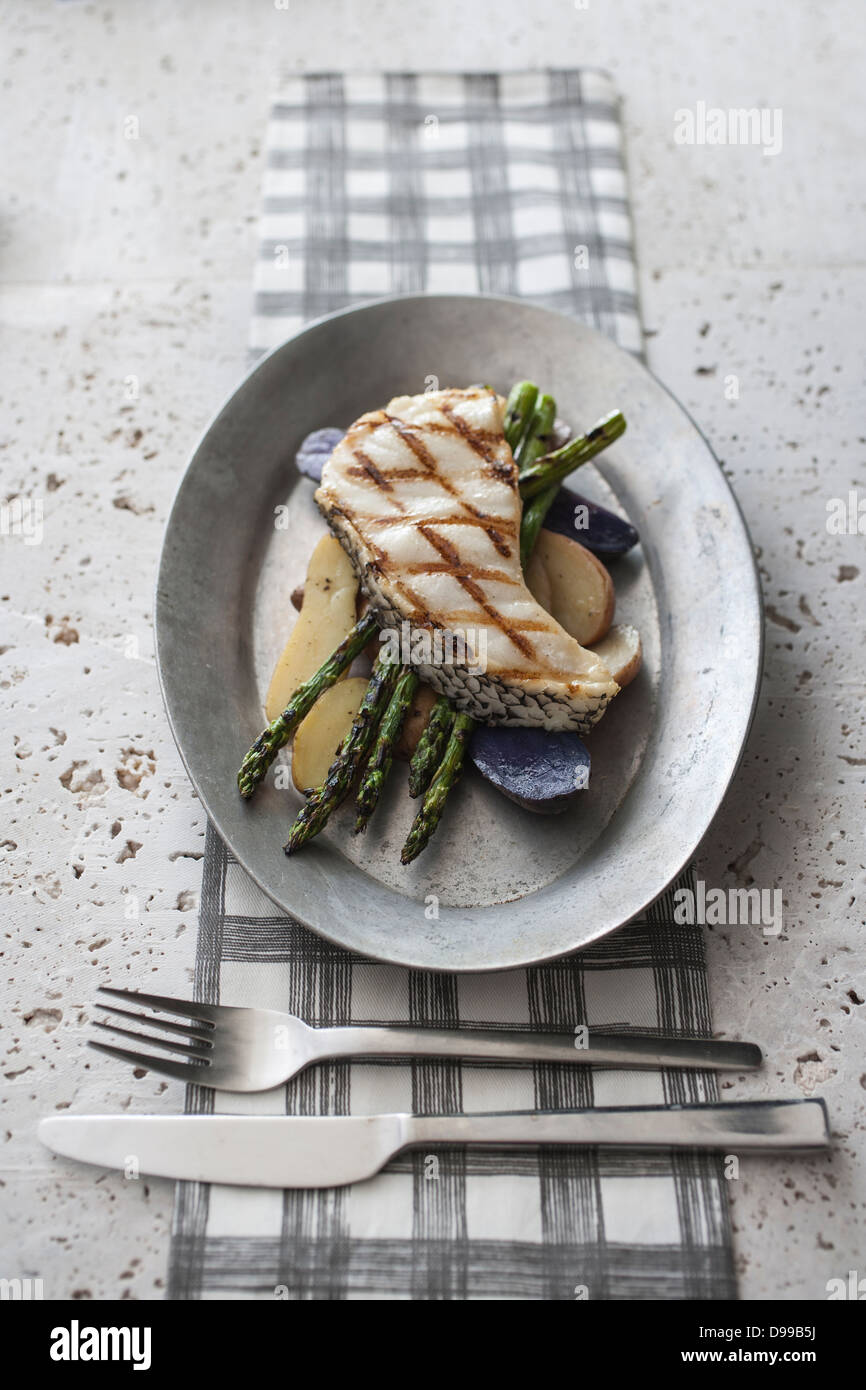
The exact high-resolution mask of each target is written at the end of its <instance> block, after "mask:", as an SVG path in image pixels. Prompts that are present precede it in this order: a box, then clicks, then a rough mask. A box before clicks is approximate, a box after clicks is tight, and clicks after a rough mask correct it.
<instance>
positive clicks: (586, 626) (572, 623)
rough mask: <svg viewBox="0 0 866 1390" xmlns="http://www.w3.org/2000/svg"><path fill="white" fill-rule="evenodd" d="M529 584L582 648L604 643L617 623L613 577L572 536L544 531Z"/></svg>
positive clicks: (528, 574) (529, 571)
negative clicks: (600, 642)
mask: <svg viewBox="0 0 866 1390" xmlns="http://www.w3.org/2000/svg"><path fill="white" fill-rule="evenodd" d="M542 572H543V577H542ZM526 582H527V585H528V586H529V589H530V590H531V592H532V594H533V596H534V598H535V599H536V600H537V601H538V603H540V604H541V606H542V608H544V609H545V610H546V611H547V612H548V613H549V614H550V616H551V617H552V618H555V619H556V621H557V622H558V623H559V625H560V627H562V628H564V629H565V631H566V632H567V633H569V635H570V636H571V637H573V638H575V640H576V641H578V642H579V643H580V645H581V646H582V647H589V646H591V645H592V644H593V643H594V642H598V641H600V640H601V638H602V637H604V635H605V633H606V632H607V630H608V628H609V627H610V625H611V623H612V622H613V613H614V607H615V604H616V596H615V594H614V589H613V583H612V581H611V577H610V575H609V574H608V572H607V570H606V569H605V567H604V565H603V564H602V563H601V561H600V560H599V559H597V558H596V556H595V555H593V554H592V552H591V551H589V550H587V549H586V547H585V546H582V545H581V544H580V542H579V541H574V540H571V538H570V537H569V536H561V535H559V533H558V532H556V531H544V530H542V532H541V534H540V535H539V537H538V542H537V544H536V547H535V550H534V551H533V553H532V557H531V559H530V561H529V565H528V566H527V570H526ZM545 585H546V586H547V587H546V588H545Z"/></svg>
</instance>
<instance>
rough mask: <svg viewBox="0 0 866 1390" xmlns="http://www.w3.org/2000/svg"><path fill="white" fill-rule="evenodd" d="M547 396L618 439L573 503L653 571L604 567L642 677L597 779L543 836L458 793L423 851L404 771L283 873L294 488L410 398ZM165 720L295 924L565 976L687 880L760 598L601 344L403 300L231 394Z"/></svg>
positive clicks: (456, 962)
mask: <svg viewBox="0 0 866 1390" xmlns="http://www.w3.org/2000/svg"><path fill="white" fill-rule="evenodd" d="M523 377H530V378H532V379H534V380H536V381H538V382H540V383H543V385H544V388H545V389H546V390H549V391H551V392H552V393H553V394H554V395H555V397H556V400H557V402H558V406H559V411H560V413H561V414H562V415H563V416H564V417H565V418H566V419H568V420H569V421H570V422H571V423H572V424H573V425H575V426H585V425H588V424H590V423H592V422H593V421H594V420H596V419H597V418H598V417H599V416H600V415H602V414H604V413H605V412H607V411H609V410H611V409H613V408H615V407H619V408H620V409H622V410H623V412H624V414H625V415H626V418H627V420H628V431H627V433H626V434H625V436H624V437H623V438H622V439H621V440H619V441H618V442H617V443H616V444H615V445H614V446H613V448H611V449H610V450H608V451H607V452H606V453H605V454H604V455H602V456H601V458H600V459H599V460H598V467H593V466H589V467H587V468H584V469H583V470H582V471H581V473H580V475H579V480H577V479H576V480H575V486H576V487H579V489H580V491H582V492H584V493H586V494H588V495H590V496H592V497H593V498H594V499H595V500H597V501H600V502H603V503H605V505H607V506H610V507H612V508H614V509H619V510H620V511H621V512H622V513H624V514H625V515H626V516H628V517H629V518H630V519H631V521H632V522H633V523H634V524H635V525H636V526H637V527H638V529H639V531H640V534H641V542H642V544H641V546H640V547H639V548H637V549H636V550H635V551H633V552H632V553H631V554H630V555H628V556H625V557H623V558H622V559H620V560H619V561H617V562H616V563H615V564H614V565H612V566H611V572H612V574H613V576H614V582H615V585H616V590H617V620H618V621H625V622H633V623H635V624H636V626H637V627H638V628H639V629H640V631H641V635H642V638H643V642H644V668H643V671H642V673H641V675H640V677H639V678H638V680H637V681H636V682H635V683H634V684H633V685H631V686H629V687H628V689H626V690H625V691H623V693H622V694H621V695H620V696H618V697H617V699H616V700H615V701H614V703H613V705H612V706H611V709H610V711H609V712H608V714H607V715H606V717H605V718H604V719H603V720H602V722H601V724H600V725H599V726H598V728H597V729H596V730H595V731H594V732H593V733H592V735H591V736H590V739H589V746H590V748H591V752H592V778H591V785H590V788H589V790H588V791H586V792H585V793H582V794H581V795H580V796H579V797H578V798H577V799H576V801H575V803H574V805H573V807H572V808H570V809H569V810H568V811H567V812H566V813H565V814H564V815H561V816H556V817H547V816H544V817H542V816H536V815H533V814H532V813H530V812H527V811H523V810H521V809H520V808H519V807H517V806H515V805H513V804H512V803H511V802H510V801H507V800H506V799H505V798H504V797H502V796H501V795H500V794H499V793H498V792H496V791H495V790H494V789H493V788H492V787H490V786H489V785H488V784H486V783H485V782H483V781H482V779H481V778H480V777H479V776H478V775H477V774H476V772H475V771H474V769H470V770H468V771H467V772H466V774H465V775H464V777H463V780H462V782H461V784H460V785H459V787H458V788H457V789H456V792H455V793H453V794H452V796H451V797H450V799H449V802H448V807H447V810H446V814H445V817H444V821H443V824H442V826H441V828H440V830H439V832H438V833H437V835H436V837H435V839H434V840H433V841H432V842H431V845H430V847H429V848H428V849H427V850H426V851H425V852H424V854H423V855H421V857H420V858H419V859H418V860H417V861H416V863H415V864H414V865H412V866H410V867H409V868H403V867H401V865H400V862H399V855H400V846H401V844H402V842H403V839H404V837H405V833H406V830H407V829H408V827H409V824H410V823H411V819H412V816H413V814H414V811H415V809H416V803H414V802H412V801H410V799H409V797H408V795H407V793H406V770H405V767H403V766H402V765H397V766H395V769H394V772H393V773H392V776H391V779H390V785H389V787H388V790H387V794H386V796H385V798H384V800H383V804H382V805H381V806H380V807H379V809H378V810H377V813H376V815H375V817H374V819H373V821H372V823H371V826H370V828H369V830H368V831H367V833H366V835H363V836H359V837H354V836H353V835H352V833H351V825H352V812H351V808H350V807H344V808H343V809H342V810H341V811H340V812H339V813H338V814H337V815H336V816H335V817H334V818H333V819H332V822H331V824H330V825H329V827H328V829H327V830H326V831H325V832H324V834H323V835H322V836H320V837H319V839H318V840H317V841H315V842H314V843H313V844H312V845H310V846H308V847H307V848H306V849H305V850H304V851H302V852H301V853H300V854H298V855H296V856H294V857H293V858H292V859H287V858H286V857H285V855H284V854H283V851H282V845H283V843H284V841H285V838H286V834H287V831H288V827H289V825H290V823H291V820H292V819H293V817H294V815H295V812H296V811H297V809H298V807H299V806H300V804H301V798H300V797H299V796H298V795H297V794H296V793H295V791H294V790H293V789H292V788H291V786H290V787H289V788H288V789H279V788H278V787H277V786H276V785H275V779H274V777H273V775H272V776H271V778H270V779H269V780H268V783H267V785H266V786H263V787H262V788H260V790H259V792H258V793H257V794H256V796H255V797H254V798H253V800H252V802H251V803H249V804H247V803H245V802H243V801H242V800H241V798H240V797H239V795H238V793H237V788H236V782H235V776H236V772H237V768H238V765H239V763H240V760H241V758H242V756H243V754H244V752H245V751H246V749H247V747H248V745H249V744H250V743H251V741H252V739H253V738H254V737H255V735H256V734H257V733H258V731H259V729H260V728H261V726H262V723H263V717H262V703H263V696H264V691H265V690H266V688H267V682H268V678H269V675H270V671H271V669H272V667H273V664H274V662H275V660H276V657H277V655H278V653H279V651H280V649H281V648H282V645H283V643H284V642H285V639H286V636H287V634H288V631H289V630H290V627H291V624H292V622H293V621H294V618H295V613H294V609H293V608H292V606H291V603H290V601H289V595H290V594H291V591H292V589H293V588H294V586H295V585H296V584H297V583H299V582H301V580H302V579H303V576H304V572H305V569H306V563H307V560H308V558H309V555H310V551H311V549H312V545H313V542H314V540H315V538H316V536H317V535H319V534H320V533H321V531H322V529H323V524H322V522H321V520H320V518H319V516H318V513H317V511H316V508H315V505H314V503H313V500H312V494H313V490H314V487H313V484H312V483H311V482H310V481H309V480H308V479H305V478H302V477H300V476H299V475H298V474H297V472H296V470H295V467H294V462H293V459H294V454H295V451H296V448H297V446H298V444H299V443H300V441H301V439H302V438H303V436H304V435H305V434H307V433H308V432H309V431H310V430H313V429H316V428H319V427H320V426H323V425H330V424H338V425H346V424H348V423H349V422H350V421H351V420H353V419H355V418H356V417H357V416H358V415H360V414H362V413H363V412H364V411H365V410H369V409H371V408H375V407H376V406H378V405H381V404H384V403H385V402H386V401H387V400H388V399H389V398H390V397H391V396H394V395H398V394H401V393H403V392H407V393H414V392H419V391H423V390H424V389H425V386H429V385H430V384H431V379H433V378H435V380H436V381H437V382H439V383H441V384H442V386H458V385H466V384H468V383H470V382H474V381H480V380H483V381H484V382H487V383H490V384H491V385H493V386H495V387H497V389H499V390H502V391H506V390H507V389H508V387H509V386H510V384H511V383H512V382H513V381H515V380H517V379H519V378H523ZM156 623H157V654H158V662H159V669H160V677H161V681H162V687H163V694H164V696H165V702H166V708H167V710H168V716H169V720H170V722H171V726H172V730H173V732H174V736H175V738H176V740H177V744H178V747H179V749H180V752H181V755H182V757H183V760H184V763H185V765H186V767H187V770H188V772H189V775H190V777H191V779H192V781H193V784H194V786H195V788H196V791H197V792H198V794H199V796H200V798H201V800H202V802H203V804H204V806H205V808H206V810H207V813H208V815H209V816H210V818H211V820H212V821H213V823H214V825H215V827H216V829H217V831H218V832H219V834H220V835H221V836H222V837H223V839H224V840H225V842H226V843H227V844H228V846H229V847H230V849H231V850H232V852H233V854H234V855H235V856H236V857H237V859H238V860H239V862H240V863H241V865H242V866H243V867H244V868H245V869H246V871H247V872H248V873H249V874H250V875H251V876H252V877H253V879H255V881H256V882H257V883H258V884H259V886H260V887H261V888H262V889H263V890H264V891H265V893H267V894H268V895H269V897H271V898H272V899H273V900H274V902H276V903H277V904H278V905H279V906H280V907H281V908H283V909H284V910H285V911H286V912H288V913H291V914H292V915H293V916H294V917H296V918H297V919H299V920H300V921H301V922H303V923H305V924H306V925H307V926H309V927H312V928H313V929H314V930H315V931H317V932H320V933H321V934H322V935H323V936H325V937H327V938H328V939H329V940H331V941H333V942H336V943H337V944H339V945H341V946H345V947H347V948H348V949H350V950H352V951H356V952H359V953H360V954H363V955H368V956H372V957H375V958H377V959H380V960H387V961H393V962H395V963H398V964H401V965H407V966H413V967H416V968H420V969H435V970H454V971H483V970H501V969H511V968H516V967H520V966H526V965H530V964H537V963H539V962H542V961H546V960H550V959H552V958H554V957H556V956H561V955H564V954H567V953H569V952H571V951H574V950H577V949H579V948H580V947H582V946H585V945H587V944H588V943H589V942H590V941H594V940H595V939H597V938H598V937H600V936H603V935H604V934H605V933H607V932H610V931H613V930H614V929H615V928H616V927H618V926H620V925H622V924H623V923H624V922H628V921H630V920H631V919H632V918H633V917H635V916H637V915H638V914H639V913H640V912H642V911H643V910H644V909H645V908H646V907H647V906H648V905H649V904H650V903H652V902H653V900H654V899H655V898H656V897H658V895H659V894H660V893H661V892H662V891H663V890H664V889H665V888H666V887H667V885H668V884H669V883H670V882H671V880H672V879H673V878H675V877H676V875H677V874H678V873H679V871H680V870H681V869H682V867H683V865H684V864H685V863H687V861H688V860H689V858H690V857H691V855H692V854H693V852H694V850H695V849H696V847H697V845H698V844H699V843H700V840H701V839H702V837H703V835H704V833H705V832H706V830H707V828H708V826H709V824H710V822H711V821H712V819H713V816H714V815H715V813H716V811H717V809H718V807H719V805H720V803H721V801H722V798H723V796H724V794H725V790H726V788H727V786H728V784H729V782H730V779H731V777H732V776H733V773H734V771H735V770H736V766H737V763H738V761H739V758H740V755H741V752H742V748H743V744H744V742H745V739H746V735H747V733H748V729H749V724H750V722H751V718H752V712H753V709H754V702H755V698H756V694H757V688H758V683H759V677H760V669H761V641H762V630H763V625H762V617H761V598H760V588H759V584H758V579H757V574H756V570H755V565H754V560H753V555H752V548H751V544H750V541H749V536H748V533H747V531H746V527H745V524H744V522H743V518H742V516H741V514H740V512H739V509H738V507H737V504H736V501H735V499H734V497H733V494H732V493H731V490H730V488H729V486H728V484H727V482H726V480H725V478H724V476H723V474H722V471H721V469H720V467H719V465H718V463H717V462H716V460H715V458H714V457H713V455H712V453H711V451H710V449H709V447H708V445H707V444H706V442H705V441H704V439H703V438H702V437H701V435H700V433H699V432H698V430H697V429H696V427H695V425H694V424H693V423H692V421H691V420H690V419H689V417H688V416H687V415H686V414H685V412H684V411H683V410H682V409H681V407H680V406H679V405H678V404H677V403H676V401H675V400H674V399H673V398H672V397H671V396H670V395H669V394H668V392H667V391H666V390H665V389H664V388H663V387H662V386H661V385H660V384H659V383H658V382H657V381H656V380H655V378H654V377H652V376H651V375H650V374H649V373H648V372H647V371H646V370H645V369H644V368H643V367H642V366H641V365H640V364H639V363H638V362H636V361H635V360H634V359H633V358H632V357H631V356H629V355H628V354H627V353H625V352H623V351H621V350H620V349H619V348H617V347H616V346H615V345H614V344H613V343H611V342H610V341H609V340H608V339H607V338H605V337H603V336H602V335H600V334H599V333H597V332H595V331H594V330H592V329H590V328H587V327H586V326H584V325H582V324H580V323H577V322H575V321H574V320H572V319H569V318H566V317H564V316H562V315H560V314H556V313H552V312H550V311H548V310H545V309H541V308H538V307H536V306H533V305H529V304H526V303H522V302H520V301H515V300H507V299H498V298H491V297H477V296H452V295H430V296H407V297H401V298H396V299H389V300H383V301H380V302H377V303H375V304H370V305H366V306H364V307H362V308H358V309H351V310H345V311H343V312H341V313H338V314H333V315H330V316H329V317H328V318H325V319H322V320H320V321H318V322H317V323H314V324H312V325H310V326H308V327H307V328H305V329H304V330H303V331H302V332H301V333H299V334H298V335H297V336H296V337H294V338H292V339H290V340H289V341H288V342H286V343H284V344H283V345H282V346H281V347H279V348H277V349H275V350H274V351H273V352H272V353H270V354H269V355H268V356H267V357H266V358H264V359H263V360H262V361H261V362H260V363H259V364H258V365H257V366H256V368H255V369H254V370H253V371H252V373H251V374H250V375H249V376H248V377H247V378H246V380H245V381H243V382H242V383H241V385H240V386H239V387H238V389H237V391H236V392H235V393H234V395H233V396H232V397H231V399H230V400H229V401H228V403H227V404H226V405H225V406H224V407H223V409H222V410H221V411H220V413H219V414H218V415H217V417H216V419H215V420H214V421H213V423H212V424H211V425H210V426H209V428H208V429H207V430H206V432H205V434H204V436H203V438H202V439H201V441H200V443H199V444H198V446H197V447H196V449H195V451H194V453H193V455H192V458H191V460H190V462H189V465H188V467H187V470H186V473H185V475H184V478H183V480H182V483H181V485H180V488H179V490H178V494H177V497H176V499H175V502H174V506H173V508H172V512H171V516H170V518H169V522H168V527H167V532H166V537H165V544H164V548H163V554H162V560H161V565H160V573H159V582H158V588H157V608H156Z"/></svg>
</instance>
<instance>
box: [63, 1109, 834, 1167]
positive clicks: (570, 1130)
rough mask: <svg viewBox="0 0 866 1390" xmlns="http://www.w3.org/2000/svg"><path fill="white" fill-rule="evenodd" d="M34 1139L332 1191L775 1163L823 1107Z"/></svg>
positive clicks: (352, 1118) (115, 1121) (315, 1119)
mask: <svg viewBox="0 0 866 1390" xmlns="http://www.w3.org/2000/svg"><path fill="white" fill-rule="evenodd" d="M39 1138H40V1139H41V1140H42V1142H43V1144H45V1145H47V1147H48V1148H50V1149H53V1150H54V1152H55V1153H58V1154H62V1155H63V1156H64V1157H66V1158H73V1159H78V1160H80V1161H81V1162H83V1163H96V1164H99V1165H101V1166H102V1167H105V1168H116V1169H119V1170H120V1171H121V1172H124V1173H126V1174H127V1175H135V1176H137V1175H138V1174H139V1173H150V1174H154V1175H156V1176H159V1177H165V1178H176V1179H187V1180H190V1181H193V1182H214V1183H227V1184H231V1185H237V1186H241V1187H278V1188H286V1187H307V1188H318V1187H341V1186H343V1185H345V1184H346V1183H353V1182H362V1181H363V1180H364V1179H366V1178H371V1177H373V1176H374V1174H376V1173H378V1172H379V1170H380V1169H381V1168H383V1167H384V1166H385V1164H386V1163H387V1162H388V1160H389V1159H390V1158H393V1157H394V1155H395V1154H397V1153H399V1152H400V1151H401V1150H403V1149H407V1148H416V1147H419V1146H421V1147H425V1146H428V1145H436V1144H453V1145H459V1144H480V1145H486V1146H493V1147H499V1146H503V1145H530V1146H533V1145H537V1144H576V1145H581V1146H585V1145H605V1146H608V1145H610V1146H628V1147H635V1148H677V1149H682V1148H686V1149H718V1150H721V1151H722V1152H724V1153H738V1152H743V1151H746V1150H756V1149H757V1150H763V1151H767V1152H771V1151H774V1150H775V1151H783V1150H792V1149H793V1150H800V1149H804V1150H805V1149H823V1148H827V1147H828V1146H829V1143H830V1135H829V1126H828V1119H827V1110H826V1107H825V1105H824V1102H823V1101H822V1100H802V1101H797V1100H793V1101H752V1102H747V1103H743V1104H726V1105H684V1106H664V1105H657V1106H654V1105H647V1106H629V1107H625V1106H618V1107H612V1108H599V1109H592V1110H571V1111H537V1110H535V1111H525V1112H524V1111H509V1112H507V1113H504V1114H486V1115H404V1114H393V1115H320V1116H297V1115H261V1116H259V1115H251V1116H247V1115H244V1116H239V1115H62V1116H60V1115H58V1116H51V1117H50V1118H49V1119H44V1120H42V1121H41V1122H40V1125H39Z"/></svg>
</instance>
